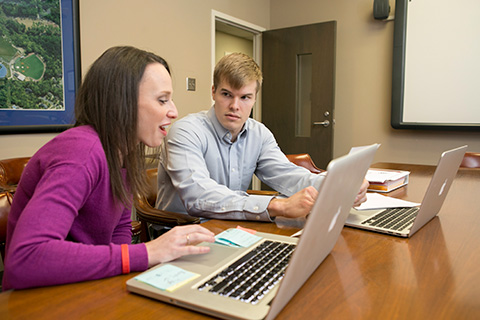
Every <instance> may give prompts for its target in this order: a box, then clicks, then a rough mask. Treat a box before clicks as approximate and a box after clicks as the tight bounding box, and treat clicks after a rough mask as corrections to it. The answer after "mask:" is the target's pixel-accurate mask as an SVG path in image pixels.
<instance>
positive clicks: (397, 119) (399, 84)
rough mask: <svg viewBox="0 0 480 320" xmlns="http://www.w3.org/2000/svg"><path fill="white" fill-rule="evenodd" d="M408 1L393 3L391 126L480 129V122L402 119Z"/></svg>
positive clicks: (402, 127)
mask: <svg viewBox="0 0 480 320" xmlns="http://www.w3.org/2000/svg"><path fill="white" fill-rule="evenodd" d="M408 2H409V0H397V1H396V3H395V22H394V35H393V68H392V110H391V126H392V127H393V128H394V129H433V130H457V131H480V123H444V122H442V123H435V122H407V121H405V120H404V102H405V97H404V94H405V80H406V77H405V67H406V64H405V60H406V35H407V13H408ZM433 5H434V2H433Z"/></svg>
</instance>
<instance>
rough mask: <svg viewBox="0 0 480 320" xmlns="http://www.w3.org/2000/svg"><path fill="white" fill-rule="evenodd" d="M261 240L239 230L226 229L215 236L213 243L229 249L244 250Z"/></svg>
mask: <svg viewBox="0 0 480 320" xmlns="http://www.w3.org/2000/svg"><path fill="white" fill-rule="evenodd" d="M260 239H262V238H261V237H259V236H256V235H253V234H251V233H248V232H246V231H243V230H240V229H228V230H225V231H223V232H222V233H219V234H217V235H216V236H215V242H216V243H220V244H223V245H226V246H230V247H236V248H240V247H242V248H246V247H249V246H251V245H252V244H254V243H256V242H257V241H259V240H260Z"/></svg>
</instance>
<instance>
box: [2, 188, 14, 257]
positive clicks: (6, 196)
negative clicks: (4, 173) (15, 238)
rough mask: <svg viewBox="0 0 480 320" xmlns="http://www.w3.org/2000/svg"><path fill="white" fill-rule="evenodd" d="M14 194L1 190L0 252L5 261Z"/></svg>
mask: <svg viewBox="0 0 480 320" xmlns="http://www.w3.org/2000/svg"><path fill="white" fill-rule="evenodd" d="M12 200H13V196H12V194H11V193H10V192H8V191H2V192H0V254H1V256H2V261H5V242H6V241H7V221H8V214H9V213H10V207H11V205H12Z"/></svg>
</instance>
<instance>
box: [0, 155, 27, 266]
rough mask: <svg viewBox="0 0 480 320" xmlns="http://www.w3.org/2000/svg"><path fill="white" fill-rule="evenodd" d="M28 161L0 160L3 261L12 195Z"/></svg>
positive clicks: (24, 159)
mask: <svg viewBox="0 0 480 320" xmlns="http://www.w3.org/2000/svg"><path fill="white" fill-rule="evenodd" d="M28 160H30V157H24V158H11V159H4V160H0V254H1V256H2V259H3V261H5V260H4V259H5V241H6V240H7V221H8V214H9V213H10V207H11V205H12V200H13V194H14V193H15V190H16V189H17V184H18V182H19V181H20V177H21V176H22V172H23V169H24V168H25V165H26V164H27V162H28Z"/></svg>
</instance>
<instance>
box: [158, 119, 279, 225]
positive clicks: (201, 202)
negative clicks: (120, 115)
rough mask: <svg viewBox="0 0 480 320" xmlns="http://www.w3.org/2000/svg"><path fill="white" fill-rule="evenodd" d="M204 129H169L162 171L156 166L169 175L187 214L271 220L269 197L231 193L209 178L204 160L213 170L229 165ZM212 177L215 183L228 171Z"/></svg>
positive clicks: (178, 126) (185, 126) (179, 126)
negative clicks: (268, 210) (268, 209)
mask: <svg viewBox="0 0 480 320" xmlns="http://www.w3.org/2000/svg"><path fill="white" fill-rule="evenodd" d="M204 130H206V129H205V128H195V130H192V127H191V124H189V123H181V122H180V123H176V124H175V125H174V126H172V128H171V129H170V132H169V134H168V136H167V139H166V141H165V143H166V145H165V148H164V150H163V151H164V152H163V153H162V159H161V161H162V163H161V166H162V167H163V168H162V167H160V166H159V169H162V170H165V171H166V172H167V173H168V176H169V177H170V180H171V184H172V185H173V187H174V189H175V190H176V192H177V194H178V195H179V197H180V200H181V202H182V204H183V205H184V206H185V208H186V211H187V212H188V213H189V214H190V215H193V216H201V217H206V218H216V219H240V220H262V221H271V219H270V217H269V215H268V212H267V206H268V204H269V202H270V200H271V199H272V197H265V196H258V195H248V194H247V193H246V192H244V191H241V190H231V189H229V188H228V187H227V186H226V185H224V184H222V183H219V182H217V181H216V180H214V179H213V178H212V173H211V172H210V171H209V170H208V167H207V161H208V162H209V165H210V167H216V168H219V167H225V166H226V167H228V163H225V161H226V160H225V159H222V156H221V153H220V151H218V150H216V149H217V147H218V146H217V143H220V142H218V141H212V137H211V135H210V136H208V135H209V132H205V131H204ZM225 171H226V170H225ZM159 174H160V173H159ZM215 175H216V177H215V178H216V179H217V180H223V181H228V180H227V179H229V173H228V172H226V173H225V174H224V173H222V171H221V170H218V172H216V173H215ZM250 178H251V177H250ZM168 183H170V182H168Z"/></svg>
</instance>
